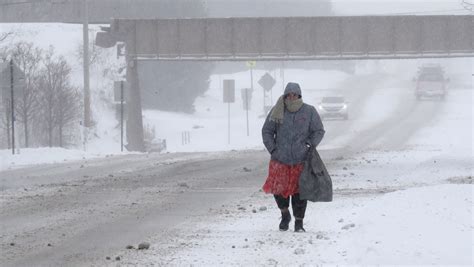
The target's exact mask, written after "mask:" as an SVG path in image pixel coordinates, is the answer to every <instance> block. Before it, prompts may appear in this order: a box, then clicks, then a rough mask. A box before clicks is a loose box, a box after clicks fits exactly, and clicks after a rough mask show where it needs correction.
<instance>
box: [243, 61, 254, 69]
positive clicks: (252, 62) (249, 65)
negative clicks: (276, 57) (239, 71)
mask: <svg viewBox="0 0 474 267" xmlns="http://www.w3.org/2000/svg"><path fill="white" fill-rule="evenodd" d="M245 65H247V68H255V66H257V61H255V60H251V61H247V62H246V63H245Z"/></svg>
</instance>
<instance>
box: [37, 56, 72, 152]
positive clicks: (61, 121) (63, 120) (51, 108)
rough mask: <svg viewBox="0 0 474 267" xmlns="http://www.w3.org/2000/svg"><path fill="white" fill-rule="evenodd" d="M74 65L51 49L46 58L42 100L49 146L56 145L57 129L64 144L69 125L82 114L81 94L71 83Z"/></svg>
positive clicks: (41, 78)
mask: <svg viewBox="0 0 474 267" xmlns="http://www.w3.org/2000/svg"><path fill="white" fill-rule="evenodd" d="M70 74H71V67H70V66H69V64H68V63H67V62H66V59H64V57H62V56H59V57H55V56H54V51H53V50H52V49H50V51H48V52H47V53H46V55H45V57H44V69H43V71H42V75H41V77H40V79H39V85H40V92H41V93H40V94H39V103H40V106H41V111H42V112H41V115H42V121H43V125H44V129H45V130H46V135H47V143H48V146H50V147H52V146H53V145H54V144H55V143H56V142H54V141H55V138H54V136H55V134H54V132H55V130H57V131H58V132H57V138H58V139H57V140H58V142H57V144H58V145H59V146H61V147H62V146H64V144H65V143H64V136H65V135H64V134H65V130H66V128H67V127H68V126H69V125H71V124H72V122H74V121H75V120H76V119H78V117H79V115H80V101H81V95H80V93H79V90H78V89H77V88H75V87H73V86H71V83H70Z"/></svg>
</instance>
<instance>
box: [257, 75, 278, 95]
mask: <svg viewBox="0 0 474 267" xmlns="http://www.w3.org/2000/svg"><path fill="white" fill-rule="evenodd" d="M275 83H276V81H275V79H273V77H272V75H270V73H268V72H267V73H265V74H264V75H263V76H262V78H260V80H258V84H260V86H262V87H263V89H264V90H265V91H270V90H272V88H273V86H275Z"/></svg>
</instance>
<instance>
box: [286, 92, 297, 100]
mask: <svg viewBox="0 0 474 267" xmlns="http://www.w3.org/2000/svg"><path fill="white" fill-rule="evenodd" d="M285 98H286V99H289V100H296V99H298V98H299V95H297V94H295V93H288V94H286V96H285Z"/></svg>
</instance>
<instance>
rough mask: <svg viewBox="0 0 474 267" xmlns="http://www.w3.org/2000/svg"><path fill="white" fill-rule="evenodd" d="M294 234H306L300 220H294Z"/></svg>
mask: <svg viewBox="0 0 474 267" xmlns="http://www.w3.org/2000/svg"><path fill="white" fill-rule="evenodd" d="M295 232H306V230H305V229H304V228H303V220H302V219H295Z"/></svg>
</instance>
